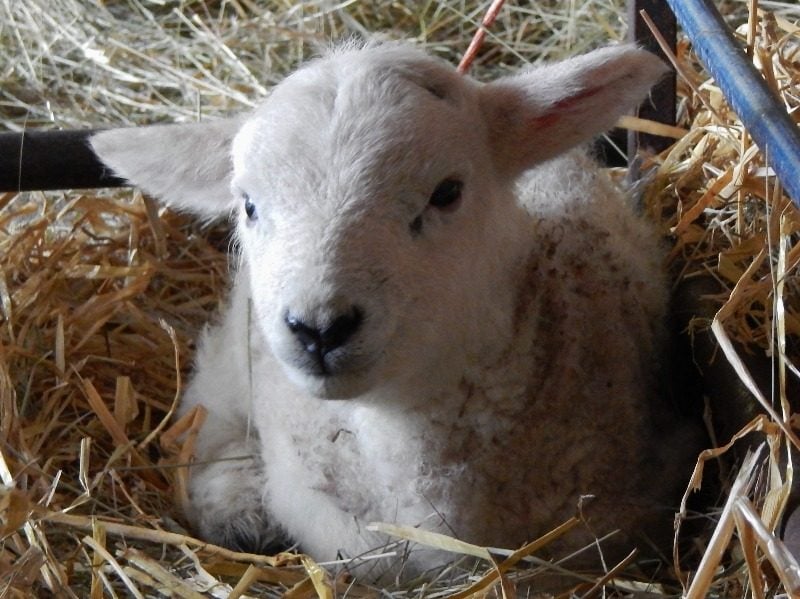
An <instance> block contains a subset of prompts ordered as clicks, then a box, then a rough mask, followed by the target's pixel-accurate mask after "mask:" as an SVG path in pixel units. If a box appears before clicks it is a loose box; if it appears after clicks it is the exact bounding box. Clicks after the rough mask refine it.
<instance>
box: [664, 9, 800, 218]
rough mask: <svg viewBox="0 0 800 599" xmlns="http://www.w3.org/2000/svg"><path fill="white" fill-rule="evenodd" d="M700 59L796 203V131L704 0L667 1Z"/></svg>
mask: <svg viewBox="0 0 800 599" xmlns="http://www.w3.org/2000/svg"><path fill="white" fill-rule="evenodd" d="M667 2H669V5H670V6H671V7H672V10H673V12H674V13H675V16H676V17H677V18H678V22H679V23H680V24H681V27H683V30H684V31H685V32H686V35H687V36H689V39H690V40H691V42H692V45H693V46H694V50H695V52H696V53H697V55H698V56H699V57H700V60H701V61H702V62H703V64H704V65H705V66H706V68H707V69H708V70H709V72H710V73H711V75H712V76H713V77H714V79H715V80H716V82H717V84H718V85H719V87H720V89H721V90H722V93H723V94H724V95H725V98H726V99H727V100H728V102H729V103H730V105H731V106H732V107H733V109H734V110H735V111H736V114H738V115H739V118H740V119H741V120H742V123H744V126H745V127H746V128H747V131H748V132H749V133H750V135H751V136H752V137H753V139H754V140H755V142H756V144H758V147H759V148H760V149H761V151H762V152H763V153H764V155H765V156H766V157H767V161H768V162H769V165H770V166H771V167H772V168H773V170H774V171H775V173H776V174H777V175H778V179H780V181H781V183H782V184H783V187H784V188H785V189H786V191H787V192H788V194H789V196H791V198H792V199H793V200H794V203H795V205H796V206H797V207H798V208H800V130H798V126H797V125H796V124H795V123H794V122H793V121H792V119H791V117H790V116H789V114H788V113H787V112H786V110H785V108H784V107H783V104H782V103H781V102H780V100H779V99H778V98H776V97H775V96H774V94H773V93H772V92H771V91H770V89H769V88H768V87H767V85H766V83H765V82H764V79H763V78H762V77H761V75H760V74H759V73H758V71H757V70H756V69H755V67H754V66H753V64H752V62H751V61H750V59H749V58H748V57H747V55H746V54H745V53H744V51H743V50H742V49H741V47H740V46H739V45H738V44H737V43H736V41H735V40H734V38H733V35H732V34H731V32H730V30H729V29H728V26H727V25H726V24H725V22H724V21H723V20H722V17H721V16H720V15H719V13H718V12H717V10H716V8H714V5H713V4H712V3H711V1H710V0H667Z"/></svg>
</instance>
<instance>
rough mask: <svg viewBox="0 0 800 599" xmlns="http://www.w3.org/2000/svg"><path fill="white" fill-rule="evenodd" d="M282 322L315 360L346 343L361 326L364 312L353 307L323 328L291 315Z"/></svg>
mask: <svg viewBox="0 0 800 599" xmlns="http://www.w3.org/2000/svg"><path fill="white" fill-rule="evenodd" d="M284 320H285V322H286V326H287V327H289V330H290V331H291V332H292V334H293V335H294V336H295V337H296V338H297V340H298V341H300V343H301V344H302V345H303V347H304V348H305V350H306V351H307V352H308V353H310V354H314V355H315V356H316V357H317V358H322V357H323V356H324V355H325V354H327V353H328V352H330V351H333V350H334V349H336V348H338V347H341V346H343V345H344V344H345V343H347V341H348V340H349V339H350V338H351V337H352V336H353V335H354V334H355V332H356V331H357V330H358V327H359V326H361V321H362V320H364V312H363V311H362V310H361V308H359V307H357V306H353V307H352V308H351V309H350V311H349V312H347V313H346V314H341V315H339V316H337V317H336V318H334V319H333V320H332V321H331V322H330V324H329V325H328V326H326V327H325V328H321V327H316V326H313V325H312V324H310V323H306V322H303V321H302V320H301V319H299V318H297V317H296V316H293V315H292V314H291V313H287V314H286V317H285V318H284Z"/></svg>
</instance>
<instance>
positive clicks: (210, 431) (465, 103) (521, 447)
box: [92, 42, 694, 572]
mask: <svg viewBox="0 0 800 599" xmlns="http://www.w3.org/2000/svg"><path fill="white" fill-rule="evenodd" d="M663 71H664V67H663V65H662V64H661V63H660V61H659V60H658V59H656V58H655V57H653V56H652V55H650V54H648V53H646V52H643V51H641V50H638V49H636V48H634V47H631V46H626V45H620V46H615V47H608V48H604V49H601V50H596V51H594V52H591V53H589V54H586V55H583V56H579V57H576V58H572V59H570V60H567V61H565V62H561V63H558V64H554V65H550V66H545V67H540V68H533V69H530V70H527V71H524V72H522V73H520V74H518V75H515V76H510V77H505V78H501V79H499V80H496V81H494V82H491V83H486V84H483V83H479V82H477V81H475V80H473V79H472V78H470V77H468V76H465V75H460V74H458V73H457V72H456V71H455V69H453V68H452V67H451V66H449V65H448V64H446V63H444V62H443V61H441V60H438V59H434V58H432V57H430V56H428V55H427V54H425V53H424V52H422V51H421V50H418V49H416V48H414V47H413V46H411V45H409V44H405V43H388V42H386V43H381V44H365V45H356V44H350V45H347V46H344V47H340V48H338V49H335V50H333V51H332V52H330V53H329V54H328V55H326V56H324V57H321V58H318V59H315V60H314V61H312V62H310V63H309V64H307V65H306V66H304V67H302V68H300V69H299V70H297V71H296V72H295V73H294V74H292V75H290V76H289V77H287V78H286V79H285V80H284V81H283V82H282V83H280V84H279V85H278V86H276V87H275V89H274V90H273V91H272V93H271V95H270V96H269V97H268V98H267V99H266V101H265V102H264V103H263V104H262V105H261V106H260V107H259V108H257V109H256V110H255V111H254V112H252V113H251V114H248V115H245V116H243V117H234V118H231V119H224V120H219V121H214V122H210V123H200V124H190V125H162V126H151V127H143V128H133V129H114V130H108V131H105V132H102V133H99V134H97V135H96V136H94V137H93V139H92V145H93V148H94V150H95V152H96V153H97V154H98V156H100V157H101V159H102V160H103V161H104V162H105V163H106V164H108V165H109V166H110V167H111V168H113V170H114V171H115V172H116V173H117V174H119V175H120V176H122V177H125V178H127V179H128V180H130V181H132V182H135V183H137V184H139V185H141V186H142V187H143V188H144V189H145V190H146V191H148V192H149V193H152V194H153V195H155V196H158V197H161V198H163V200H164V201H165V202H166V203H167V204H168V205H170V206H173V207H176V208H178V209H184V210H188V211H191V212H193V213H195V214H198V215H200V216H201V217H204V218H212V217H217V216H220V215H227V214H233V216H234V218H235V227H236V234H237V240H238V245H239V248H240V264H239V267H238V270H237V273H236V277H235V282H234V284H233V289H232V292H231V299H230V304H229V306H228V307H227V309H226V310H225V311H224V314H223V315H222V316H221V318H220V321H219V322H218V323H217V324H215V325H213V326H212V327H211V328H210V329H208V330H207V331H206V332H205V333H204V334H203V335H202V339H201V341H200V344H199V349H198V352H197V356H196V366H195V372H194V376H193V380H192V381H191V383H190V385H189V386H188V388H187V389H186V392H185V397H184V398H183V406H182V410H184V411H186V410H189V409H191V408H192V407H194V406H197V405H202V406H204V407H205V408H206V409H207V411H208V418H207V421H206V424H205V426H204V428H203V430H202V432H201V435H200V437H199V441H198V445H197V448H196V453H197V455H196V464H195V465H194V466H193V467H192V476H191V483H190V501H191V508H190V511H189V513H188V514H187V516H188V519H189V521H190V522H191V523H192V524H193V526H194V527H195V529H196V531H197V532H198V533H199V534H200V535H201V536H202V537H204V538H206V539H208V540H210V541H212V542H215V543H219V544H223V545H226V546H229V547H233V548H238V549H244V550H251V551H267V550H269V549H270V548H271V547H272V546H273V544H274V543H276V542H280V541H282V540H283V539H291V540H292V541H294V542H296V543H298V545H299V548H300V549H301V550H302V551H304V552H307V553H309V554H310V555H311V556H313V557H315V558H316V559H319V560H330V559H334V558H336V557H337V556H340V555H343V556H357V555H360V554H362V553H364V552H366V551H368V550H370V549H373V548H376V547H380V546H381V545H382V544H385V543H386V541H387V539H386V537H385V536H382V535H380V534H379V533H377V532H374V531H373V530H370V528H369V527H368V524H369V523H371V522H374V521H385V522H395V523H400V524H405V525H414V526H420V527H422V528H424V529H427V530H430V531H438V532H444V533H447V534H452V535H455V536H457V537H458V538H461V539H463V540H465V541H468V542H472V543H477V544H481V545H487V546H494V547H515V546H519V545H520V544H522V543H524V542H526V541H529V540H531V539H533V538H535V537H537V536H538V535H541V534H543V533H545V532H547V531H548V530H550V529H551V528H552V527H553V526H554V525H557V524H559V523H560V522H562V521H563V520H565V519H566V518H568V517H570V516H572V515H574V514H575V513H576V511H577V506H578V505H579V503H580V505H581V506H582V507H581V515H582V516H583V518H584V520H585V522H586V525H585V526H584V527H583V529H582V531H581V532H578V533H573V534H571V535H569V536H567V537H565V538H563V539H561V540H560V541H559V542H558V543H557V544H556V545H555V547H556V549H558V550H570V549H575V548H577V547H580V546H583V545H584V544H585V543H587V542H588V541H591V540H592V539H593V538H594V535H595V534H598V535H599V534H604V533H607V532H609V531H611V530H612V529H621V530H622V531H623V533H622V534H620V535H617V536H615V537H614V540H613V542H612V544H611V545H610V547H611V549H609V551H614V548H615V547H616V546H619V548H620V550H623V549H625V550H627V549H629V548H630V547H631V546H632V545H633V544H636V543H639V544H642V545H645V544H647V543H650V542H655V543H656V544H659V543H660V544H661V547H662V548H663V547H664V543H665V542H666V541H665V539H667V538H668V537H669V527H670V524H671V521H672V516H671V513H670V512H671V511H672V510H674V508H675V506H677V502H678V497H679V490H680V489H681V483H682V482H683V481H684V479H683V476H684V475H688V472H689V471H688V470H687V469H686V468H687V460H688V459H689V456H691V455H693V453H694V448H693V446H692V444H691V443H690V442H689V441H688V440H687V439H689V438H690V437H691V435H688V433H686V428H687V427H686V426H685V425H684V424H683V423H682V422H681V421H680V420H679V419H678V418H677V417H676V416H675V415H674V414H673V413H672V411H671V409H670V408H669V406H668V405H667V402H665V401H664V399H663V394H662V393H661V392H660V390H659V389H658V373H659V368H660V362H661V361H662V358H663V352H664V342H665V323H664V320H665V312H666V305H667V295H668V294H667V282H666V278H665V274H664V272H663V267H662V250H661V248H660V246H659V241H658V235H657V234H656V232H655V230H654V229H653V227H652V226H651V225H650V224H648V223H647V222H646V221H645V219H643V218H642V217H641V216H639V215H637V214H636V212H635V210H634V209H633V207H632V206H631V202H630V200H629V199H628V198H626V197H625V196H624V194H622V193H621V192H620V191H619V190H618V189H617V187H615V186H614V185H613V184H612V183H611V182H610V180H609V179H608V178H607V176H606V174H605V173H603V172H602V171H601V170H600V169H599V168H598V166H597V165H596V164H595V162H594V161H593V160H592V159H591V158H590V157H588V156H587V153H586V151H584V150H582V149H580V146H581V145H583V144H584V143H585V142H586V141H588V140H590V139H591V138H592V137H593V136H595V135H597V134H599V133H600V132H602V131H604V130H606V129H609V128H610V127H611V126H613V124H614V123H615V122H616V120H617V119H618V117H619V116H620V115H621V114H622V113H623V111H624V110H626V109H629V108H631V107H632V106H634V105H635V104H637V103H638V102H639V101H640V100H641V99H642V98H643V97H644V96H645V95H646V94H647V91H648V89H649V87H650V86H651V85H652V84H653V83H654V81H656V80H657V79H658V78H659V77H660V76H661V75H662V74H663ZM645 538H646V539H647V540H646V541H643V539H645ZM444 559H445V558H444V557H443V556H442V555H441V554H440V553H437V552H430V551H425V550H422V549H418V548H411V550H410V551H409V556H408V561H407V563H406V568H408V570H409V571H414V572H418V571H421V570H424V569H425V568H427V567H430V566H432V565H436V564H439V563H441V562H442V561H444Z"/></svg>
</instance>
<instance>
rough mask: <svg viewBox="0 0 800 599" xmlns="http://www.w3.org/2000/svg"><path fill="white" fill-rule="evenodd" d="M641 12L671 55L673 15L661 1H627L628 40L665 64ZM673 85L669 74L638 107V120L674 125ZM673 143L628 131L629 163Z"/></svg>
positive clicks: (673, 50) (675, 36)
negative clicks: (665, 43)
mask: <svg viewBox="0 0 800 599" xmlns="http://www.w3.org/2000/svg"><path fill="white" fill-rule="evenodd" d="M641 11H645V12H646V13H647V14H648V16H649V17H650V19H651V20H652V21H653V23H655V25H656V27H657V29H658V31H659V32H660V33H661V35H662V37H663V38H664V40H665V41H666V42H667V44H668V45H669V46H670V49H671V50H672V52H675V44H676V39H677V25H676V21H675V15H674V14H673V12H672V11H671V10H670V8H669V5H668V4H667V3H666V2H664V0H628V27H629V29H628V38H629V39H630V40H631V41H634V42H636V43H637V44H638V45H639V46H641V47H642V48H645V49H646V50H649V51H650V52H653V53H654V54H656V55H657V56H659V57H660V58H662V59H663V60H664V61H666V60H667V58H666V56H665V55H664V52H663V51H662V50H661V47H660V46H659V44H658V41H657V40H656V38H655V36H654V35H653V33H652V32H651V31H650V28H649V27H648V26H647V24H646V23H645V22H644V20H643V19H642V16H641ZM676 81H677V78H676V74H675V72H674V71H671V72H670V74H669V75H667V76H666V77H664V79H662V80H661V81H660V82H659V83H658V85H656V86H655V87H654V88H653V90H652V92H651V93H650V98H649V99H648V100H645V101H644V102H643V103H642V105H641V106H640V107H639V110H638V114H637V116H639V117H641V118H643V119H649V120H652V121H658V122H659V123H664V124H667V125H674V124H675V93H676V89H675V87H676ZM673 142H674V140H672V139H669V138H666V137H660V136H658V135H649V134H647V133H638V132H636V131H628V161H629V162H631V161H633V159H634V158H635V157H636V153H637V151H638V150H639V149H643V150H645V151H647V152H653V153H658V152H660V151H661V150H664V149H665V148H667V147H669V146H670V145H671V144H672V143H673Z"/></svg>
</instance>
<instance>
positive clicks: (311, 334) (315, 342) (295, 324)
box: [284, 314, 322, 354]
mask: <svg viewBox="0 0 800 599" xmlns="http://www.w3.org/2000/svg"><path fill="white" fill-rule="evenodd" d="M284 321H285V322H286V326H287V327H288V328H289V330H290V331H291V332H292V334H293V335H294V336H295V337H296V338H297V340H298V341H300V343H302V344H303V347H304V348H305V350H306V351H307V352H309V353H312V354H316V353H320V352H322V333H321V332H320V331H319V329H316V328H314V327H311V326H308V325H307V324H305V323H304V322H303V321H302V320H300V319H299V318H296V317H294V316H292V315H291V314H287V315H286V316H285V317H284Z"/></svg>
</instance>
